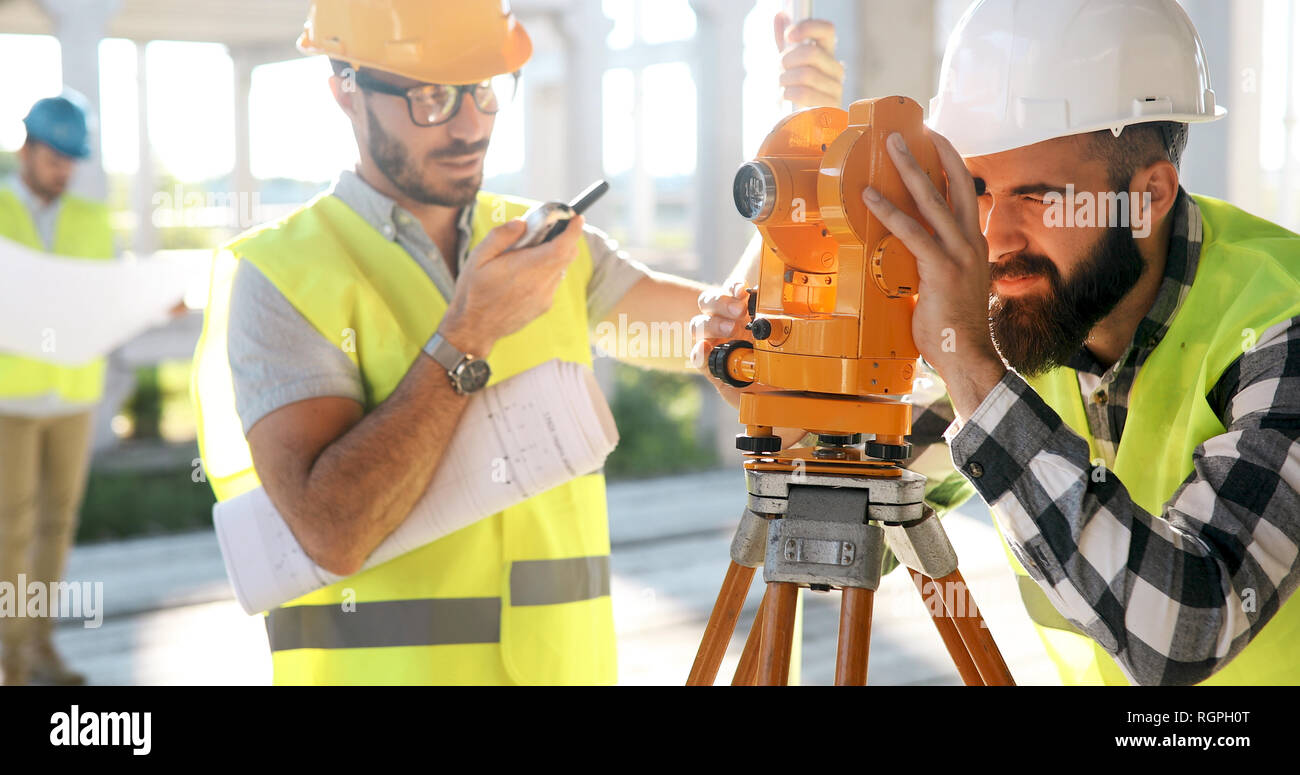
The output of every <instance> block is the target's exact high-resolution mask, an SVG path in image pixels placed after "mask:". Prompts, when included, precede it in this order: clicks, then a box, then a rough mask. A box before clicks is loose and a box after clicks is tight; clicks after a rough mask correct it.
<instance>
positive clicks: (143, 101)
mask: <svg viewBox="0 0 1300 775" xmlns="http://www.w3.org/2000/svg"><path fill="white" fill-rule="evenodd" d="M147 48H148V44H146V43H144V42H138V43H136V45H135V52H136V104H137V115H136V121H137V123H138V124H139V127H140V128H139V132H138V135H139V150H138V152H137V153H138V156H139V158H140V166H139V169H137V170H136V173H135V180H134V181H132V184H133V189H134V191H133V194H134V199H135V216H136V225H135V236H134V240H133V243H132V247H133V249H134V250H135V254H136V255H137V256H147V255H150V254H151V253H153V252H154V251H155V250H156V249H157V247H158V230H157V229H155V228H154V224H153V212H154V202H153V196H154V191H155V190H156V188H157V183H158V181H157V178H156V175H157V172H156V170H155V168H154V162H153V143H152V142H151V141H150V138H149V79H148V77H147V76H148V67H147V65H148V56H147V54H146V49H147Z"/></svg>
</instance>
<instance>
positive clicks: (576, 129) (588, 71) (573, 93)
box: [560, 0, 614, 223]
mask: <svg viewBox="0 0 1300 775" xmlns="http://www.w3.org/2000/svg"><path fill="white" fill-rule="evenodd" d="M562 13H563V16H562V17H561V22H560V28H561V29H560V32H561V34H562V35H563V37H564V40H565V46H564V51H565V63H564V80H565V84H566V88H565V100H564V104H565V133H564V135H563V136H562V139H561V140H560V142H562V143H563V144H564V146H566V147H567V148H569V149H572V152H571V153H567V154H566V156H567V165H566V166H567V169H566V170H565V176H564V187H563V188H564V190H565V191H571V192H573V193H575V194H576V193H578V192H579V191H581V190H582V189H584V188H586V187H587V186H588V185H589V184H590V183H591V182H592V181H593V180H596V179H597V178H600V177H603V176H604V174H605V170H604V155H603V153H602V150H603V148H604V147H605V143H604V132H603V128H604V100H603V99H602V95H601V86H602V80H603V77H604V74H605V53H606V47H605V38H606V37H607V36H608V35H609V31H610V30H611V29H612V28H613V26H614V23H613V22H612V21H610V20H609V18H608V17H606V16H605V14H604V13H603V12H602V11H601V9H600V0H574V2H573V3H572V4H571V5H569V6H568V7H567V8H566V9H565V10H564V11H563V12H562ZM603 207H604V203H600V204H597V205H595V206H594V207H592V209H591V210H590V212H589V213H588V220H590V221H591V222H592V223H599V222H600V216H601V213H602V208H603Z"/></svg>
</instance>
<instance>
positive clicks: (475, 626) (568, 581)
mask: <svg viewBox="0 0 1300 775" xmlns="http://www.w3.org/2000/svg"><path fill="white" fill-rule="evenodd" d="M609 584H610V574H609V557H608V556H605V557H574V558H570V559H564V560H532V561H528V562H518V563H515V564H514V565H513V566H512V567H511V569H510V599H511V603H512V605H516V606H528V605H555V604H558V603H576V602H579V601H582V600H591V599H592V598H597V597H604V596H606V595H608V594H609ZM266 633H267V637H268V638H269V640H270V642H271V650H272V651H287V650H291V649H350V648H374V647H378V646H442V645H448V644H458V643H496V642H497V641H498V640H500V638H501V598H499V597H470V598H443V599H432V600H430V599H424V600H381V601H377V602H373V603H357V604H356V605H355V606H351V607H344V606H341V605H337V604H331V605H301V606H293V607H291V608H279V609H276V610H274V611H271V612H270V613H269V614H268V615H267V617H266Z"/></svg>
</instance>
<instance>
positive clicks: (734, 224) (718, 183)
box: [691, 0, 754, 462]
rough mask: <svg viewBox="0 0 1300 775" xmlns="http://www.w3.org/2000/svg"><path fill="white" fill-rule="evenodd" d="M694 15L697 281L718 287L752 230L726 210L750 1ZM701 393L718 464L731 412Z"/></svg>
mask: <svg viewBox="0 0 1300 775" xmlns="http://www.w3.org/2000/svg"><path fill="white" fill-rule="evenodd" d="M691 7H692V8H694V9H695V14H696V17H697V26H696V29H697V32H696V35H695V50H696V61H695V88H696V93H697V95H698V100H699V102H698V108H697V122H698V140H697V142H698V151H697V153H696V160H697V161H696V170H695V179H696V202H695V208H694V210H695V253H696V255H697V256H699V269H698V279H700V280H703V281H705V282H713V283H716V282H721V281H722V280H723V279H724V278H725V277H726V275H727V273H728V272H729V271H730V270H731V267H732V266H734V265H735V262H736V261H737V259H739V258H740V254H741V253H742V252H743V251H744V249H745V245H746V244H747V243H748V242H749V238H750V236H751V234H752V233H753V229H752V227H751V226H750V225H749V224H748V223H746V222H745V221H744V220H743V219H742V218H740V217H738V216H737V215H736V212H735V208H734V207H733V206H732V198H731V182H732V179H733V178H734V177H735V174H736V168H737V167H739V166H740V165H741V163H742V162H744V142H743V127H742V115H743V108H744V104H743V100H744V83H745V65H744V53H745V39H744V29H745V17H746V16H747V15H748V14H749V12H750V11H751V10H752V9H753V7H754V0H691ZM701 390H702V396H703V408H702V410H701V412H700V423H701V429H702V431H703V432H704V433H706V434H708V435H710V436H712V437H713V439H714V440H715V444H716V446H717V449H718V451H719V453H720V454H721V455H722V459H723V460H724V461H727V462H734V461H735V460H737V459H738V453H737V452H736V447H735V435H736V433H737V427H738V426H737V421H736V416H735V412H734V411H733V410H732V409H731V408H730V407H729V406H727V405H726V404H725V403H723V401H722V399H721V398H720V397H719V396H718V395H717V392H716V391H715V390H714V389H713V387H712V386H710V385H705V386H704V387H703V388H701Z"/></svg>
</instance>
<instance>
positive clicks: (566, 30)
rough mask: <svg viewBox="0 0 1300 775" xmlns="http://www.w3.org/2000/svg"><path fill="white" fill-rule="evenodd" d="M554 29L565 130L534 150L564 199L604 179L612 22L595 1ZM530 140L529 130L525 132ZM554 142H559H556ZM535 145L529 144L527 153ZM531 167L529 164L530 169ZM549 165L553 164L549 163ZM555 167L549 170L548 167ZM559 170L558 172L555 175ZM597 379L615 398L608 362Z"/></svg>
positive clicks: (576, 5)
mask: <svg viewBox="0 0 1300 775" xmlns="http://www.w3.org/2000/svg"><path fill="white" fill-rule="evenodd" d="M558 21H559V23H558V24H557V25H556V26H557V27H558V31H559V33H560V35H561V36H562V37H563V40H564V44H563V49H564V63H563V70H562V71H561V73H560V74H559V78H560V79H561V82H562V83H563V84H564V86H563V89H562V91H563V95H564V99H563V105H564V131H563V132H562V133H560V134H555V135H550V138H552V139H551V140H550V143H551V145H550V146H548V147H546V148H542V149H539V150H541V151H542V153H544V154H548V155H553V156H558V157H560V158H562V159H563V162H562V164H563V169H562V173H563V176H562V177H561V178H557V179H556V180H552V181H548V182H547V190H548V191H550V190H552V189H553V188H555V187H556V186H555V184H556V183H561V184H562V185H561V186H560V187H562V188H563V191H564V193H563V194H551V195H550V196H551V197H552V198H554V197H557V196H561V195H562V196H572V195H573V194H576V193H578V192H579V191H581V190H582V189H584V188H586V187H587V186H588V185H590V184H591V182H592V181H594V180H597V179H599V178H603V177H604V176H605V156H604V148H605V133H604V121H605V107H604V98H603V94H602V89H603V84H604V76H605V57H606V53H607V48H606V46H605V39H606V38H607V37H608V36H609V32H610V30H611V29H613V27H614V22H613V21H611V20H610V19H609V17H607V16H605V13H604V11H602V10H601V8H600V0H573V2H572V3H571V4H570V5H568V6H567V7H565V8H564V9H563V10H561V11H560V12H559V17H558ZM528 131H529V133H530V135H531V133H532V131H533V130H532V128H531V127H530V128H529V130H528ZM555 138H558V139H555ZM536 146H537V144H532V145H530V148H533V147H536ZM532 163H533V162H532V161H530V162H529V164H530V165H531V164H532ZM551 164H552V165H554V162H552V163H551ZM552 168H554V166H552ZM557 171H561V170H557ZM608 206H609V205H608V203H607V202H599V203H597V204H596V205H594V206H593V207H592V208H591V210H589V211H588V212H587V213H586V219H587V221H588V222H589V223H591V224H592V225H599V224H600V223H601V219H602V216H603V215H604V213H606V212H608V210H607V208H608ZM594 365H595V369H594V370H595V372H596V380H597V381H598V382H599V383H600V387H601V390H603V391H604V392H605V395H606V396H607V397H609V398H611V399H612V398H613V395H614V389H615V387H614V366H615V361H614V359H613V358H597V359H596V360H595V362H594Z"/></svg>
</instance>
